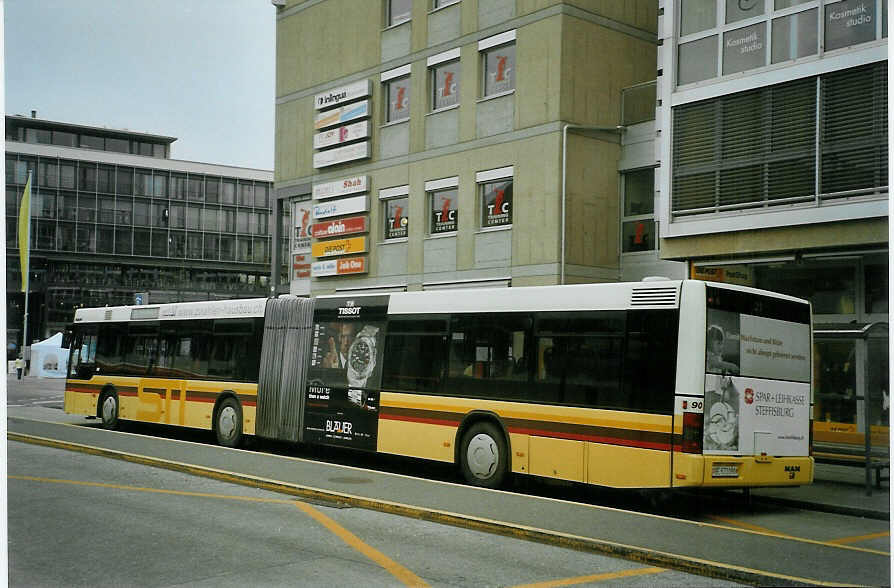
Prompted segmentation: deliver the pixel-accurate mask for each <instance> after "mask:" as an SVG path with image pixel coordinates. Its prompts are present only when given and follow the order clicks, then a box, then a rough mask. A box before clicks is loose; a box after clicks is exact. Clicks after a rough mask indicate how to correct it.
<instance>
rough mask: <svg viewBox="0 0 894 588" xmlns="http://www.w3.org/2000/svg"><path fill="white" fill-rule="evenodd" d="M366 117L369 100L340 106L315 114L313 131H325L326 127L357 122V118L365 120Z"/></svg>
mask: <svg viewBox="0 0 894 588" xmlns="http://www.w3.org/2000/svg"><path fill="white" fill-rule="evenodd" d="M368 116H369V100H364V101H362V102H355V103H354V104H348V105H347V106H342V107H341V108H335V109H333V110H326V111H324V112H321V113H319V114H317V117H316V119H315V120H314V130H315V131H319V130H320V129H325V128H326V127H331V126H333V125H341V124H344V123H346V122H350V121H352V120H357V119H359V118H366V117H368Z"/></svg>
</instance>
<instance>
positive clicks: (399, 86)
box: [382, 65, 410, 123]
mask: <svg viewBox="0 0 894 588" xmlns="http://www.w3.org/2000/svg"><path fill="white" fill-rule="evenodd" d="M398 69H400V70H401V71H403V70H404V69H406V70H407V72H409V69H410V66H409V65H406V66H404V67H402V68H398ZM392 71H395V70H392ZM386 73H387V74H390V73H391V72H386ZM386 73H383V74H382V83H383V85H384V86H385V88H384V89H385V100H386V106H385V122H386V123H390V122H397V121H401V120H407V119H408V118H410V76H409V73H407V75H403V76H400V77H387V78H386Z"/></svg>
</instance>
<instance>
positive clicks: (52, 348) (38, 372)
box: [31, 333, 68, 378]
mask: <svg viewBox="0 0 894 588" xmlns="http://www.w3.org/2000/svg"><path fill="white" fill-rule="evenodd" d="M67 373H68V349H63V348H62V333H56V334H55V335H53V336H52V337H50V338H49V339H45V340H43V341H40V342H39V343H34V344H33V345H31V375H32V376H37V377H39V378H64V377H65V375H66V374H67Z"/></svg>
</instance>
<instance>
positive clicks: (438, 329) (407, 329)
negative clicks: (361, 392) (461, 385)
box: [382, 319, 447, 393]
mask: <svg viewBox="0 0 894 588" xmlns="http://www.w3.org/2000/svg"><path fill="white" fill-rule="evenodd" d="M446 373H447V321H446V320H444V319H397V320H391V321H389V322H388V336H387V337H386V339H385V354H384V365H383V367H382V387H383V388H385V389H392V390H401V391H406V392H434V393H438V392H441V391H442V387H443V383H444V376H445V375H446Z"/></svg>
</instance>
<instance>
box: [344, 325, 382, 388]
mask: <svg viewBox="0 0 894 588" xmlns="http://www.w3.org/2000/svg"><path fill="white" fill-rule="evenodd" d="M378 332H379V327H373V326H372V325H366V326H365V327H363V328H362V329H361V330H360V332H359V333H357V337H356V338H355V339H354V342H353V343H351V347H350V348H349V349H348V386H357V387H363V386H366V380H367V379H369V377H370V376H371V375H372V373H373V370H374V369H375V367H376V334H377V333H378Z"/></svg>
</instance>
